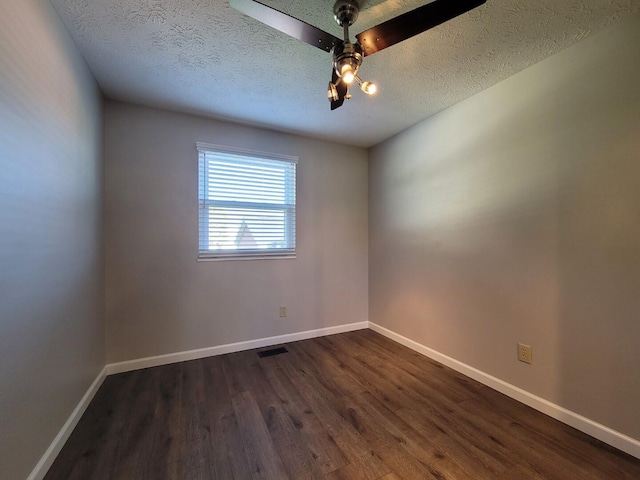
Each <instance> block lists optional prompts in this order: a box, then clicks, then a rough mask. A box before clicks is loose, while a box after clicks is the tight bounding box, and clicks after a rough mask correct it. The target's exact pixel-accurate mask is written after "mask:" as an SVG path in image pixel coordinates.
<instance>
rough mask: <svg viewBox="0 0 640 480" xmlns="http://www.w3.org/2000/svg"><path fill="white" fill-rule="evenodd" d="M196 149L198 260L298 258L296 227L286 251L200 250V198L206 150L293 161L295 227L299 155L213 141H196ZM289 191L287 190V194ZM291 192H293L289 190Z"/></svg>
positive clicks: (263, 158) (259, 158)
mask: <svg viewBox="0 0 640 480" xmlns="http://www.w3.org/2000/svg"><path fill="white" fill-rule="evenodd" d="M196 149H197V151H198V196H197V204H198V205H197V207H198V245H197V247H198V248H197V253H198V258H197V260H198V261H199V262H200V261H221V260H271V259H283V258H296V252H297V238H296V237H297V228H295V229H294V232H293V233H292V235H293V248H292V249H291V250H288V251H285V250H282V251H273V250H272V251H266V252H264V251H260V250H246V251H244V252H243V251H239V250H233V251H230V252H215V253H213V252H209V253H205V252H203V251H202V250H200V245H202V244H203V243H204V242H203V239H202V236H203V232H202V230H201V228H200V221H201V217H200V198H201V197H202V196H203V192H202V188H203V184H202V183H201V181H200V180H201V179H200V155H201V154H202V153H204V152H213V153H221V154H225V153H226V154H232V155H241V156H244V157H255V158H256V159H258V160H274V161H279V162H287V163H292V164H294V165H295V166H296V171H295V178H294V182H295V188H294V189H293V192H292V194H293V197H294V198H293V199H294V200H295V203H294V209H295V212H294V221H293V225H294V227H295V226H296V225H297V222H298V209H297V194H298V191H297V190H298V181H297V180H298V179H297V176H298V169H297V164H298V157H297V156H293V155H286V154H281V153H272V152H263V151H258V150H251V149H247V148H240V147H229V146H225V145H218V144H213V143H203V142H196ZM286 193H287V191H285V194H286ZM289 193H290V194H291V192H289Z"/></svg>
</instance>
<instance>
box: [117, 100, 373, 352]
mask: <svg viewBox="0 0 640 480" xmlns="http://www.w3.org/2000/svg"><path fill="white" fill-rule="evenodd" d="M196 142H207V143H216V144H222V145H228V146H237V147H243V148H249V149H253V150H260V151H265V152H272V153H281V154H288V155H298V156H299V164H298V205H297V218H298V228H297V235H298V237H297V250H298V254H297V258H296V259H279V260H227V261H217V262H211V261H209V262H198V261H196V259H197V248H198V226H197V225H198V224H197V222H198V209H197V181H198V176H197V174H198V155H197V151H196ZM105 207H106V210H105V222H106V223H105V234H106V243H105V248H106V250H105V252H106V263H105V265H106V272H105V273H106V319H107V325H108V328H107V338H108V341H107V351H108V360H109V362H117V361H124V360H129V359H137V358H142V357H147V356H153V355H159V354H167V353H175V352H180V351H185V350H191V349H197V348H203V347H211V346H215V345H223V344H228V343H232V342H241V341H246V340H253V339H258V338H263V337H269V336H273V335H281V334H286V333H292V332H299V331H304V330H310V329H317V328H323V327H330V326H336V325H342V324H347V323H352V322H363V321H366V320H367V319H368V311H367V307H368V283H367V262H368V252H367V232H368V226H367V152H366V151H365V150H364V149H359V148H354V147H346V146H343V145H338V144H332V143H329V142H325V141H319V140H312V139H307V138H303V137H299V136H294V135H287V134H283V133H275V132H271V131H267V130H262V129H257V128H250V127H244V126H239V125H234V124H230V123H226V122H221V121H217V120H212V119H207V118H201V117H196V116H191V115H184V114H178V113H170V112H166V111H162V110H155V109H150V108H144V107H138V106H133V105H128V104H124V103H118V102H112V101H108V102H106V105H105ZM280 305H286V306H287V309H288V317H286V318H280V317H279V306H280Z"/></svg>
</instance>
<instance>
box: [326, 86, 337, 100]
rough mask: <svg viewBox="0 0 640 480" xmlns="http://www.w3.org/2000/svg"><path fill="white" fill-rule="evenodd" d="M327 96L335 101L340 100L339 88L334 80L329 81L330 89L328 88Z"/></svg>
mask: <svg viewBox="0 0 640 480" xmlns="http://www.w3.org/2000/svg"><path fill="white" fill-rule="evenodd" d="M327 98H328V99H329V100H331V101H334V102H335V101H337V100H338V89H337V88H336V86H335V85H334V84H333V83H332V82H329V89H328V90H327Z"/></svg>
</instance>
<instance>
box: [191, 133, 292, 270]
mask: <svg viewBox="0 0 640 480" xmlns="http://www.w3.org/2000/svg"><path fill="white" fill-rule="evenodd" d="M196 148H197V150H198V260H199V261H203V260H204V261H207V260H248V259H273V258H295V257H296V223H297V218H296V203H297V202H296V200H297V164H298V157H295V156H291V155H283V154H277V153H267V152H259V151H254V150H248V149H243V148H235V147H227V146H223V145H216V144H209V143H201V142H197V143H196ZM207 153H209V154H214V155H215V154H222V155H231V156H237V157H238V159H239V160H242V161H247V163H250V162H251V159H256V162H257V163H260V162H269V163H274V162H282V163H288V164H290V165H291V164H292V165H293V179H291V180H292V182H293V186H289V188H287V185H285V189H284V192H283V193H284V195H285V202H284V204H269V203H260V202H258V203H255V202H246V201H238V202H235V201H224V202H223V201H220V200H217V201H215V200H209V199H207V198H206V188H207V184H208V181H207V169H206V168H205V166H204V162H205V161H206V160H205V155H206V154H207ZM290 165H289V167H290ZM212 205H218V206H222V207H239V208H242V207H245V208H253V209H259V210H262V209H264V210H265V211H266V210H282V211H283V212H284V216H285V219H284V229H285V235H286V237H287V241H286V244H287V245H286V246H285V247H284V248H256V249H225V250H210V249H208V248H206V246H207V245H209V244H210V242H209V229H208V221H209V214H208V209H209V208H210V207H211V206H212Z"/></svg>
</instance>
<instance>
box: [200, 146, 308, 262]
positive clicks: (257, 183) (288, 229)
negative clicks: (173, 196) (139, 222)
mask: <svg viewBox="0 0 640 480" xmlns="http://www.w3.org/2000/svg"><path fill="white" fill-rule="evenodd" d="M196 145H197V148H198V157H199V169H198V177H199V182H198V183H199V188H198V204H199V211H200V213H199V219H200V220H199V253H198V258H201V259H221V258H229V257H232V258H238V257H240V258H256V257H257V258H264V257H293V256H295V252H296V165H297V162H298V159H297V158H296V157H290V156H285V155H276V154H267V153H259V152H251V151H248V150H241V149H231V148H228V147H221V146H219V145H207V144H202V143H198V144H196Z"/></svg>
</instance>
